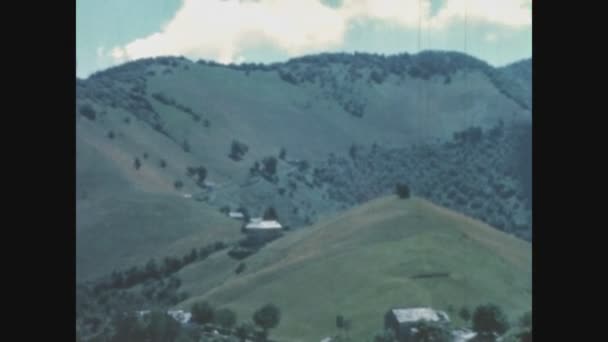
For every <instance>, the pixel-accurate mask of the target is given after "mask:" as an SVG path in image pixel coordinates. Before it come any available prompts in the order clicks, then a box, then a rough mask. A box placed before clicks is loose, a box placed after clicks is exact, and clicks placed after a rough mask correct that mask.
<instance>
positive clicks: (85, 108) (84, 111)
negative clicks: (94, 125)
mask: <svg viewBox="0 0 608 342" xmlns="http://www.w3.org/2000/svg"><path fill="white" fill-rule="evenodd" d="M79 111H80V115H82V116H84V117H85V118H87V119H89V120H91V121H95V117H96V116H97V114H96V113H95V110H94V109H93V107H92V106H91V105H90V104H83V105H82V106H80V110H79Z"/></svg>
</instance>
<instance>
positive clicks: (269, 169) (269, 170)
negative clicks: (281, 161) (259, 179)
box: [262, 157, 277, 176]
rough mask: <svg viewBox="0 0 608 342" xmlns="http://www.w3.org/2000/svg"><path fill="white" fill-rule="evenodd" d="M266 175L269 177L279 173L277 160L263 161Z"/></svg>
mask: <svg viewBox="0 0 608 342" xmlns="http://www.w3.org/2000/svg"><path fill="white" fill-rule="evenodd" d="M262 164H263V167H264V169H263V170H264V173H265V174H266V175H268V176H273V175H275V174H276V172H277V158H275V157H267V158H264V160H263V161H262Z"/></svg>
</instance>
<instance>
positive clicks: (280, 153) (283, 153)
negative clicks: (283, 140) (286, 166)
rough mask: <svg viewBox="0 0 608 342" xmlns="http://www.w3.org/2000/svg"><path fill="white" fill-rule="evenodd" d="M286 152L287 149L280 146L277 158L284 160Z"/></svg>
mask: <svg viewBox="0 0 608 342" xmlns="http://www.w3.org/2000/svg"><path fill="white" fill-rule="evenodd" d="M286 154H287V151H286V150H285V148H284V147H283V148H281V151H280V152H279V159H281V160H285V156H286Z"/></svg>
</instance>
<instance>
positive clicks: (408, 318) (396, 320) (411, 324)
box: [384, 308, 450, 341]
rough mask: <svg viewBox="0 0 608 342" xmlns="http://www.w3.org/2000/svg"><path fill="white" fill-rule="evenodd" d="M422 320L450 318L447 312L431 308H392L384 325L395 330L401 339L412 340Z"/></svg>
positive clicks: (435, 320)
mask: <svg viewBox="0 0 608 342" xmlns="http://www.w3.org/2000/svg"><path fill="white" fill-rule="evenodd" d="M420 321H430V322H437V323H448V322H449V321H450V318H449V317H448V315H447V314H446V313H445V312H443V311H437V310H433V309H431V308H407V309H391V310H389V311H388V312H387V313H386V315H385V316H384V327H385V328H387V329H391V330H393V332H395V336H396V337H397V339H399V340H400V341H410V340H413V337H414V335H415V334H416V332H417V329H416V324H417V323H418V322H420Z"/></svg>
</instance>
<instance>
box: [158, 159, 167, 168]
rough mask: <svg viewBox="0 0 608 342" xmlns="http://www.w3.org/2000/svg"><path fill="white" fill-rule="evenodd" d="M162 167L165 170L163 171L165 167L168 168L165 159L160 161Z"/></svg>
mask: <svg viewBox="0 0 608 342" xmlns="http://www.w3.org/2000/svg"><path fill="white" fill-rule="evenodd" d="M160 167H161V168H163V169H164V168H165V167H167V162H166V161H165V160H164V159H161V160H160Z"/></svg>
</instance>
